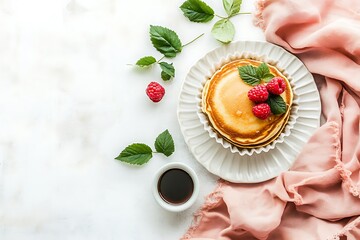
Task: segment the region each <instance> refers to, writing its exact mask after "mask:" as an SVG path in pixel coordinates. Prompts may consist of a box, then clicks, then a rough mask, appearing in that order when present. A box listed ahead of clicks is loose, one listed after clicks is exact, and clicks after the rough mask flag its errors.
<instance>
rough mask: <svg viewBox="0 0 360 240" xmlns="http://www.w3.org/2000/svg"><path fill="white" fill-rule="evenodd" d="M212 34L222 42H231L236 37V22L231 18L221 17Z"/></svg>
mask: <svg viewBox="0 0 360 240" xmlns="http://www.w3.org/2000/svg"><path fill="white" fill-rule="evenodd" d="M211 34H212V35H213V36H214V38H215V39H217V40H218V41H220V42H222V43H229V42H231V41H232V40H233V39H234V35H235V27H234V24H232V22H230V20H229V19H221V20H219V21H217V22H216V23H215V24H214V26H213V28H212V30H211Z"/></svg>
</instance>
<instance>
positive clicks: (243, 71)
mask: <svg viewBox="0 0 360 240" xmlns="http://www.w3.org/2000/svg"><path fill="white" fill-rule="evenodd" d="M238 70H239V74H240V77H241V79H242V80H243V81H244V82H245V83H247V84H249V85H251V86H255V85H258V84H259V83H260V81H261V80H260V79H259V78H258V77H257V74H256V67H254V66H252V65H246V66H242V67H239V68H238Z"/></svg>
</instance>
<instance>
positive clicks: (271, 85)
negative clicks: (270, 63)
mask: <svg viewBox="0 0 360 240" xmlns="http://www.w3.org/2000/svg"><path fill="white" fill-rule="evenodd" d="M266 89H267V90H268V91H269V93H272V94H275V95H280V94H282V93H283V92H284V91H285V89H286V83H285V81H284V79H283V78H281V77H274V78H273V79H271V81H270V82H268V84H267V85H266Z"/></svg>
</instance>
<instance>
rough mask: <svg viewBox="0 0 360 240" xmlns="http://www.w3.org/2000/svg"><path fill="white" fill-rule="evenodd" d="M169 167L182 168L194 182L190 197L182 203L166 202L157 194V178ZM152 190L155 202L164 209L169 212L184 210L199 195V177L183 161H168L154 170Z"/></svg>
mask: <svg viewBox="0 0 360 240" xmlns="http://www.w3.org/2000/svg"><path fill="white" fill-rule="evenodd" d="M170 169H181V170H184V171H185V172H187V173H188V174H189V175H190V177H191V178H192V181H193V183H194V190H193V193H192V195H191V197H190V198H189V199H188V200H187V201H186V202H184V203H182V204H176V205H175V204H171V203H168V202H166V201H165V200H164V199H163V198H162V197H161V196H160V194H159V191H158V182H159V179H160V177H161V176H162V175H163V173H165V172H166V171H168V170H170ZM152 191H153V195H154V197H155V200H156V202H157V203H158V204H159V205H160V206H161V207H163V208H164V209H166V210H168V211H171V212H180V211H184V210H186V209H188V208H189V207H191V205H193V204H194V202H195V201H196V198H197V196H198V195H199V179H198V177H197V175H196V173H195V171H194V170H193V169H192V168H190V167H189V166H188V165H186V164H184V163H180V162H174V163H168V164H166V165H164V166H163V167H162V168H160V169H159V170H158V171H157V172H156V174H155V177H154V182H153V186H152Z"/></svg>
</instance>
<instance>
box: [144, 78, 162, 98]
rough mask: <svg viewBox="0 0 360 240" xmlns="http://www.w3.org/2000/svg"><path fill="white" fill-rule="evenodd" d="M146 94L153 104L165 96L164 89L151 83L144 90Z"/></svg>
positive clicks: (157, 84) (155, 83)
mask: <svg viewBox="0 0 360 240" xmlns="http://www.w3.org/2000/svg"><path fill="white" fill-rule="evenodd" d="M146 94H147V95H148V97H149V98H150V100H151V101H153V102H160V100H161V99H162V98H163V96H164V95H165V89H164V88H163V86H161V85H160V84H159V83H157V82H151V83H149V85H148V86H147V88H146Z"/></svg>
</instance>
